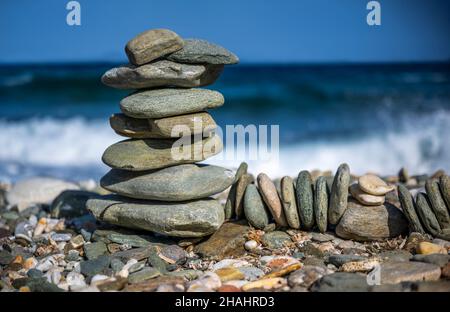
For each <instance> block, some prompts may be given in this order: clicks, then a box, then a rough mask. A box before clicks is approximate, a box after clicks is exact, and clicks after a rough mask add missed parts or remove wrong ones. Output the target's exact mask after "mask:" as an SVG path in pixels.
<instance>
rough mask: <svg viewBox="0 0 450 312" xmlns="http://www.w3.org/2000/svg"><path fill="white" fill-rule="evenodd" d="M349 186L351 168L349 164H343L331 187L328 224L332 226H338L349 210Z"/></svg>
mask: <svg viewBox="0 0 450 312" xmlns="http://www.w3.org/2000/svg"><path fill="white" fill-rule="evenodd" d="M349 184H350V168H349V167H348V165H347V164H342V165H340V166H339V168H338V169H337V171H336V175H335V176H334V180H333V185H332V186H331V193H330V202H329V207H328V222H329V223H330V224H337V223H338V222H339V220H340V219H341V217H342V215H343V214H344V212H345V210H346V209H347V201H348V187H349Z"/></svg>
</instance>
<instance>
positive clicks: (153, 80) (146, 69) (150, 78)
mask: <svg viewBox="0 0 450 312" xmlns="http://www.w3.org/2000/svg"><path fill="white" fill-rule="evenodd" d="M222 71H223V66H222V65H205V64H198V65H189V64H179V63H175V62H171V61H167V60H161V61H156V62H152V63H149V64H145V65H142V66H133V65H124V66H120V67H115V68H112V69H110V70H108V71H107V72H106V73H104V74H103V76H102V82H103V83H104V84H105V85H107V86H109V87H113V88H117V89H147V88H158V87H187V88H194V87H201V86H207V85H209V84H212V83H213V82H214V81H215V80H216V79H217V78H218V77H219V75H220V73H221V72H222Z"/></svg>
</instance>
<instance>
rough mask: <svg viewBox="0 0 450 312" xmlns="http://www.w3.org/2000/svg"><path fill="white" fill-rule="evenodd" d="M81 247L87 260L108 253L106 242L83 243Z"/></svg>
mask: <svg viewBox="0 0 450 312" xmlns="http://www.w3.org/2000/svg"><path fill="white" fill-rule="evenodd" d="M83 249H84V255H85V256H86V258H88V259H89V260H92V259H96V258H98V257H99V256H102V255H104V254H107V253H108V248H106V244H105V243H103V242H96V243H89V244H84V246H83Z"/></svg>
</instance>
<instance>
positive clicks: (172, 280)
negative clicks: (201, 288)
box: [124, 276, 185, 292]
mask: <svg viewBox="0 0 450 312" xmlns="http://www.w3.org/2000/svg"><path fill="white" fill-rule="evenodd" d="M184 283H185V280H184V278H183V277H180V276H160V277H157V278H154V279H149V280H146V281H144V282H140V283H136V284H131V285H127V286H126V287H125V289H124V291H128V292H151V291H155V290H156V289H157V288H158V287H159V286H160V285H163V284H165V285H176V284H181V285H184Z"/></svg>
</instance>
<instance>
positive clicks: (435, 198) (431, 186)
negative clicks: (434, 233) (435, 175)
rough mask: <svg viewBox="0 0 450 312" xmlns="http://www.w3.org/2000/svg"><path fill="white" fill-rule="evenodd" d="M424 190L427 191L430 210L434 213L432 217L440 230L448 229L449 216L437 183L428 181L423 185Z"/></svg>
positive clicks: (449, 224) (432, 180) (449, 223)
mask: <svg viewBox="0 0 450 312" xmlns="http://www.w3.org/2000/svg"><path fill="white" fill-rule="evenodd" d="M425 190H426V191H427V195H428V199H429V200H430V204H431V208H432V209H433V211H434V215H435V216H436V219H437V220H438V222H439V225H440V227H441V229H448V228H450V216H449V214H448V211H447V207H446V206H445V202H444V199H443V198H442V196H441V191H440V190H439V183H438V182H437V181H436V180H434V179H430V180H428V181H427V183H425Z"/></svg>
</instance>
